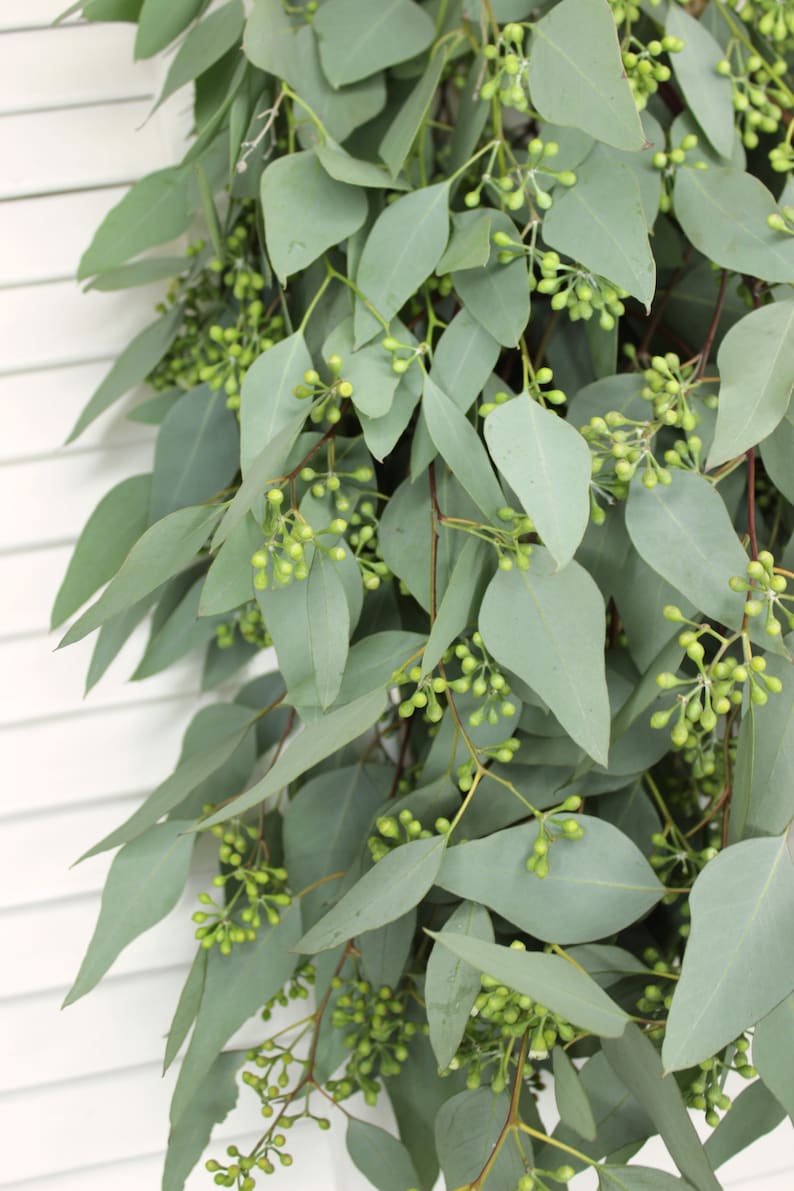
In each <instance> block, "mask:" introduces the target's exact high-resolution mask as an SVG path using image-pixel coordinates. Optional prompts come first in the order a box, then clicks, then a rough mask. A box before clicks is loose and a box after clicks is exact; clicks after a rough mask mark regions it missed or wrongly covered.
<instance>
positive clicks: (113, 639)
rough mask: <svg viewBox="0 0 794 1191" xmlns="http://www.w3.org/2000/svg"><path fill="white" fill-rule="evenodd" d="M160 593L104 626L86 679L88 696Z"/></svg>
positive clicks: (134, 605) (114, 617) (150, 595)
mask: <svg viewBox="0 0 794 1191" xmlns="http://www.w3.org/2000/svg"><path fill="white" fill-rule="evenodd" d="M158 594H159V592H158V591H153V592H150V593H149V595H148V596H144V598H143V599H142V600H138V603H137V604H133V605H132V607H131V608H128V609H127V611H126V612H120V613H119V615H118V616H113V617H111V619H110V620H109V621H108V622H107V624H103V625H102V627H101V629H100V630H99V632H98V633H97V636H96V641H95V642H94V649H93V652H92V654H91V661H90V662H89V665H88V673H87V674H86V679H85V693H86V694H88V692H89V691H90V690H92V688H93V687H95V686H96V684H97V683H98V682H99V680H100V678H101V677H102V675H103V674H104V673H105V671H106V670H107V668H108V666H109V665H110V663H111V662H112V661H113V659H114V658H116V657H118V655H119V653H120V652H121V649H122V646H123V645H124V644H125V642H127V641H129V639H130V637H131V636H132V634H133V633H134V631H135V629H137V627H138V625H139V624H140V623H141V621H142V620H143V618H144V617H145V616H146V615H147V614H148V612H149V609H150V608H151V605H152V604H153V603H154V601H155V599H156V598H157V596H158Z"/></svg>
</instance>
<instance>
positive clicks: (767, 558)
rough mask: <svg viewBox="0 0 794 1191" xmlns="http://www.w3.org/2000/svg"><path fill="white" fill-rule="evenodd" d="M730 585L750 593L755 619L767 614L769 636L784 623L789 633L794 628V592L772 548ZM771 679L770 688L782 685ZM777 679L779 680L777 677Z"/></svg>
mask: <svg viewBox="0 0 794 1191" xmlns="http://www.w3.org/2000/svg"><path fill="white" fill-rule="evenodd" d="M730 587H731V590H732V591H738V592H742V593H744V595H745V596H746V597H747V598H746V600H745V605H744V614H745V616H749V617H752V618H753V619H756V618H758V617H761V616H763V618H764V631H765V632H766V633H767V635H768V636H770V637H779V636H780V635H781V633H783V632H784V628H783V625H785V632H787V633H789V632H791V631H792V630H794V612H792V611H791V610H790V608H789V607H787V606H786V605H791V604H794V595H787V594H786V588H787V587H788V582H787V580H786V577H785V576H784V575H781V574H780V573H779V572H778V571H777V570H776V569H775V559H774V556H773V555H772V554H770V552H769V551H768V550H762V551H761V552H760V553H759V555H758V558H757V559H754V560H753V561H752V562H748V564H747V579H743V578H742V576H741V575H734V576H733V578H732V579H731V581H730ZM781 620H782V622H783V624H781ZM770 681H771V679H769V678H767V679H766V683H767V687H768V689H769V690H779V689H780V686H779V685H776V687H769V682H770ZM775 683H776V684H777V683H778V680H777V679H776V680H775ZM764 702H766V700H764Z"/></svg>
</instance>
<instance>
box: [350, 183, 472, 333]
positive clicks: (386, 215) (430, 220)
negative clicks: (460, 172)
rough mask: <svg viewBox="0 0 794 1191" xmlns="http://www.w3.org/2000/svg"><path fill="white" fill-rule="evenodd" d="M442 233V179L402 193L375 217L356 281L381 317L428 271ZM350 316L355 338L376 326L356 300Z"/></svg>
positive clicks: (445, 221)
mask: <svg viewBox="0 0 794 1191" xmlns="http://www.w3.org/2000/svg"><path fill="white" fill-rule="evenodd" d="M448 234H449V183H447V182H439V183H437V184H436V185H435V186H425V187H424V188H423V189H421V190H415V191H413V193H412V194H406V195H404V196H403V197H402V198H399V199H398V200H397V201H396V202H395V203H392V204H391V205H390V206H388V207H387V208H386V210H385V211H383V212H382V213H381V214H380V215H379V216H378V218H377V219H376V220H375V223H374V224H373V227H372V231H371V232H370V233H369V235H368V236H367V241H366V243H365V245H364V250H363V252H362V253H361V260H360V261H359V264H358V273H357V276H356V284H357V286H358V288H359V289H360V290H361V292H362V293H363V294H364V297H365V298H366V299H367V301H368V302H369V303H370V304H371V306H372V307H374V309H375V310H376V311H377V312H378V314H379V315H380V316H381V318H382V319H385V321H386V322H387V323H388V322H391V320H392V319H393V318H394V316H395V314H397V312H398V311H399V310H400V308H401V307H402V306H403V305H404V303H405V302H407V301H408V299H409V298H410V296H411V294H413V293H415V292H416V290H417V289H418V288H419V287H420V285H421V284H422V282H423V281H425V280H426V278H428V277H429V276H430V274H431V273H432V272H433V270H434V269H435V267H436V265H437V264H438V262H439V261H440V260H441V256H442V253H443V252H444V249H445V248H446V246H447V236H448ZM354 317H355V332H356V342H357V343H358V344H362V343H367V342H368V341H369V340H370V339H371V338H372V337H373V335H375V334H376V333H377V332H378V331H379V330H381V329H382V324H381V323H380V322H379V321H378V319H377V318H375V317H374V315H372V314H371V313H370V311H369V310H368V309H367V307H366V306H364V304H363V302H361V301H360V300H357V302H356V311H355V316H354Z"/></svg>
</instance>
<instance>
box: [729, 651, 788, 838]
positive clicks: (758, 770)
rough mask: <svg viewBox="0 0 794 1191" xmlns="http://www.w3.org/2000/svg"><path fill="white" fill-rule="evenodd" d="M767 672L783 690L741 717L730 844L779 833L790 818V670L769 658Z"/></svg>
mask: <svg viewBox="0 0 794 1191" xmlns="http://www.w3.org/2000/svg"><path fill="white" fill-rule="evenodd" d="M766 662H767V667H766V673H767V674H770V675H773V676H774V677H775V678H778V679H780V682H781V683H782V684H783V689H782V690H781V691H780V693H779V694H776V695H775V696H774V697H773V698H772V699H770V700H769V703H768V704H767V706H766V707H763V708H758V709H752V708H751V709H750V710H749V712H745V714H744V715H743V717H742V724H741V728H740V729H739V741H738V745H737V754H736V772H735V776H734V793H733V798H732V800H731V818H730V835H729V839H730V841H731V843H736V842H737V841H738V840H740V839H744V838H746V837H747V836H754V835H780V833H781V832H782V831H785V829H786V825H787V824H788V823H790V822H791V820H792V819H794V666H792V665H791V663H790V662H788V661H784V659H783V658H778V657H773V656H772V655H767V659H766Z"/></svg>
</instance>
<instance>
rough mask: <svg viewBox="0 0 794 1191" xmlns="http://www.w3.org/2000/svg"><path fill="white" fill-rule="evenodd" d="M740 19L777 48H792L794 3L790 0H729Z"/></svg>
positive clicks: (793, 43) (793, 42) (793, 47)
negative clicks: (741, 0) (742, 0)
mask: <svg viewBox="0 0 794 1191" xmlns="http://www.w3.org/2000/svg"><path fill="white" fill-rule="evenodd" d="M730 3H731V6H732V7H733V8H735V9H736V10H737V12H738V13H739V15H740V16H741V18H742V20H743V21H744V22H745V24H747V25H751V26H752V27H754V28H755V29H757V30H758V32H759V33H760V34H761V36H762V37H765V38H767V39H768V40H769V41H773V42H775V44H776V46H777V47H778V49H779V50H781V51H785V50H791V49H794V3H793V2H792V0H744V2H740V0H730Z"/></svg>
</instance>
